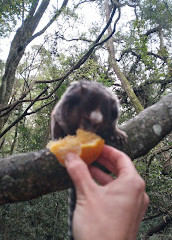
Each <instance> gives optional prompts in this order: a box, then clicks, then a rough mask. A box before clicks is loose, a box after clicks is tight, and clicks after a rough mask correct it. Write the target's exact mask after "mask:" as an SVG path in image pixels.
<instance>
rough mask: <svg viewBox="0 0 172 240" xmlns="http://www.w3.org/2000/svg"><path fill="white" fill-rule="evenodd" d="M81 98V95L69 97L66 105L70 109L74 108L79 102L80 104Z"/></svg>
mask: <svg viewBox="0 0 172 240" xmlns="http://www.w3.org/2000/svg"><path fill="white" fill-rule="evenodd" d="M80 99H81V97H80V96H79V95H77V94H76V95H73V96H69V97H68V98H67V100H66V104H67V105H68V106H69V107H73V106H76V105H77V104H78V103H79V102H80Z"/></svg>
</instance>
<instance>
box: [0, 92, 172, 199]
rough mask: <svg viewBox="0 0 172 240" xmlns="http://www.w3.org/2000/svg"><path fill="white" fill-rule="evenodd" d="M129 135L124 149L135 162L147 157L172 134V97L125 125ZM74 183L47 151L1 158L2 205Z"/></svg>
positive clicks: (122, 127)
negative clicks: (145, 155)
mask: <svg viewBox="0 0 172 240" xmlns="http://www.w3.org/2000/svg"><path fill="white" fill-rule="evenodd" d="M121 129H122V130H124V131H126V133H127V134H128V143H126V144H125V145H124V146H123V148H121V147H119V146H117V145H115V144H114V145H115V146H116V147H118V148H120V149H122V150H123V151H124V152H126V153H127V154H128V155H129V156H130V157H131V158H132V159H134V158H137V157H140V156H143V155H144V154H146V153H148V152H149V151H150V150H151V149H152V148H153V147H155V146H156V145H157V144H158V143H159V142H160V141H161V140H162V139H163V138H164V137H165V136H166V135H167V134H169V133H170V132H171V131H172V94H169V95H167V96H166V97H164V98H163V99H162V100H161V101H159V102H158V103H156V104H154V105H152V106H151V107H149V108H147V109H145V110H144V111H143V112H141V113H140V114H139V115H138V116H136V117H135V118H133V119H132V120H130V121H129V122H127V123H125V124H124V125H123V126H121ZM69 186H71V181H70V179H69V176H68V174H67V172H66V170H65V168H64V167H62V166H60V165H59V163H58V162H57V160H56V159H55V156H54V155H53V154H51V153H50V152H49V150H47V149H44V150H40V151H38V152H31V153H23V154H18V155H13V156H9V157H6V158H1V159H0V204H5V203H10V202H17V201H25V200H29V199H33V198H36V197H38V196H41V195H43V194H46V193H49V192H54V191H58V190H62V189H66V188H68V187H69Z"/></svg>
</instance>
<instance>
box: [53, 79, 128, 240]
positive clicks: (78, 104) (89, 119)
mask: <svg viewBox="0 0 172 240" xmlns="http://www.w3.org/2000/svg"><path fill="white" fill-rule="evenodd" d="M118 114H119V104H118V98H117V97H116V96H115V95H114V94H113V93H111V92H110V91H109V90H108V89H107V88H105V87H104V86H103V85H101V84H99V83H97V82H93V81H91V82H90V81H84V80H82V81H79V82H75V83H73V84H72V85H71V86H70V87H69V88H68V89H67V91H66V92H65V93H64V94H63V96H62V98H61V99H60V101H59V102H58V103H57V104H56V106H55V108H54V110H53V111H52V115H51V135H52V139H53V140H55V139H59V138H60V137H64V136H66V135H67V134H71V135H73V134H75V133H76V130H77V129H78V128H82V129H84V130H88V131H93V132H96V133H97V134H98V135H100V136H102V137H103V138H104V139H105V140H106V139H111V140H113V139H114V140H116V141H118V142H119V143H120V144H122V143H124V142H125V139H126V134H125V133H124V132H123V131H121V130H119V129H118V127H117V119H118ZM75 203H76V196H75V190H74V189H73V190H71V194H70V216H69V217H70V218H69V227H70V228H69V232H70V235H71V236H70V239H71V240H72V239H73V237H72V217H73V211H74V209H75Z"/></svg>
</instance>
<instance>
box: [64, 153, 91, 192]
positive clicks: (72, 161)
mask: <svg viewBox="0 0 172 240" xmlns="http://www.w3.org/2000/svg"><path fill="white" fill-rule="evenodd" d="M65 166H66V169H67V171H68V173H69V175H70V177H71V179H72V181H73V183H74V186H75V188H76V193H77V196H78V194H79V195H80V194H81V195H87V194H89V192H90V190H91V189H92V188H94V186H95V182H94V180H93V179H92V177H91V175H90V172H89V170H88V167H87V165H86V164H85V162H84V161H83V160H82V159H81V158H80V157H79V156H78V155H76V154H74V153H69V154H68V155H67V156H66V159H65Z"/></svg>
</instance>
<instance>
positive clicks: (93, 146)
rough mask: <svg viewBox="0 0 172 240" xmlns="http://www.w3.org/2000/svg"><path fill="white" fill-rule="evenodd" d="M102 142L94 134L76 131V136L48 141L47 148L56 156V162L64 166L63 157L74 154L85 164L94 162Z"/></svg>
mask: <svg viewBox="0 0 172 240" xmlns="http://www.w3.org/2000/svg"><path fill="white" fill-rule="evenodd" d="M103 146H104V140H103V139H102V138H101V137H99V136H98V135H96V134H95V133H92V132H88V131H85V130H82V129H78V130H77V132H76V136H71V135H68V136H66V137H65V138H63V139H59V140H57V141H50V142H49V143H48V144H47V148H49V149H50V151H51V152H52V153H53V154H54V155H55V156H56V158H57V160H58V161H59V162H60V163H61V164H62V165H63V166H64V161H65V156H66V155H67V154H68V153H69V152H72V153H75V154H77V155H78V156H80V157H81V158H82V159H83V160H84V161H85V162H86V163H87V164H90V163H92V162H94V161H95V160H96V159H97V158H98V156H99V155H100V154H101V152H102V150H103Z"/></svg>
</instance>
